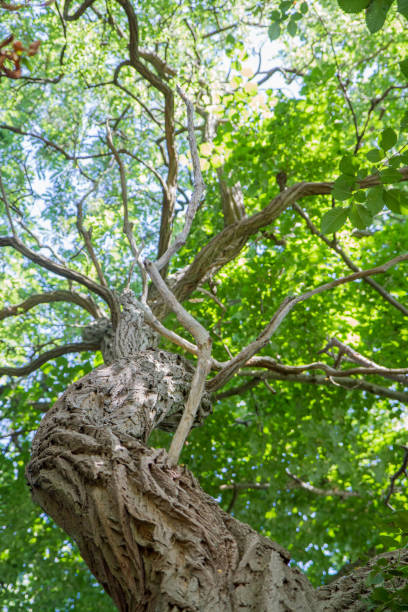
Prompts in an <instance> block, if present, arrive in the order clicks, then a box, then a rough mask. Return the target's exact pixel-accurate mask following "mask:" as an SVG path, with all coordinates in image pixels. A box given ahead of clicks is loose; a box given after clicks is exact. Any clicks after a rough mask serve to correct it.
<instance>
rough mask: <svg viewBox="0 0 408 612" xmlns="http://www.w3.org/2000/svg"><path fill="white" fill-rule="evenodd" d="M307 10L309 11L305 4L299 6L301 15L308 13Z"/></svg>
mask: <svg viewBox="0 0 408 612" xmlns="http://www.w3.org/2000/svg"><path fill="white" fill-rule="evenodd" d="M308 10H309V7H308V5H307V2H302V4H301V5H300V12H301V13H302V14H303V15H306V13H307V12H308Z"/></svg>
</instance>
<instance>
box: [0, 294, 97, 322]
mask: <svg viewBox="0 0 408 612" xmlns="http://www.w3.org/2000/svg"><path fill="white" fill-rule="evenodd" d="M52 302H70V303H71V304H77V306H81V308H84V309H85V310H86V311H88V312H89V314H91V315H92V316H93V317H94V318H95V319H98V318H99V317H100V316H101V313H100V311H99V309H98V307H97V305H96V304H95V302H93V300H91V299H90V298H89V297H86V296H84V295H81V294H80V293H75V292H74V291H66V290H64V289H58V290H56V291H50V292H49V293H37V294H34V295H30V297H28V298H27V299H26V300H24V301H23V302H20V304H15V305H14V306H6V307H5V308H3V309H2V310H0V321H1V320H2V319H6V318H7V317H15V316H18V315H20V314H21V313H23V312H27V311H28V310H30V309H31V308H34V306H37V305H38V304H50V303H52Z"/></svg>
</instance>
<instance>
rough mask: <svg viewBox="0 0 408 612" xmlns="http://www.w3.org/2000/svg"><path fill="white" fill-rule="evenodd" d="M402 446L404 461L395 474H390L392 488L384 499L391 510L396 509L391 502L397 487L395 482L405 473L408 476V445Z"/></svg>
mask: <svg viewBox="0 0 408 612" xmlns="http://www.w3.org/2000/svg"><path fill="white" fill-rule="evenodd" d="M400 448H402V450H403V451H404V459H403V461H402V465H401V467H400V468H399V469H398V470H397V471H396V472H395V474H393V475H392V476H390V482H391V484H390V488H389V490H388V493H387V495H386V497H385V499H384V504H385V505H386V506H388V508H390V509H391V510H394V508H393V507H392V506H391V504H390V498H391V495H392V494H393V493H394V489H395V482H396V480H397V479H398V478H399V477H400V476H402V475H404V476H406V477H407V478H408V473H407V467H408V447H407V446H401V447H400Z"/></svg>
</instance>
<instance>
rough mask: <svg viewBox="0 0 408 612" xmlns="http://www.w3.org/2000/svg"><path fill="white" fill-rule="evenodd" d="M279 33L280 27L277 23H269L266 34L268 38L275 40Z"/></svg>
mask: <svg viewBox="0 0 408 612" xmlns="http://www.w3.org/2000/svg"><path fill="white" fill-rule="evenodd" d="M280 33H281V28H280V25H279V23H276V22H274V23H271V25H270V26H269V28H268V36H269V40H271V41H272V40H276V39H277V38H279V36H280Z"/></svg>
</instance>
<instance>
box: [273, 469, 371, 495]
mask: <svg viewBox="0 0 408 612" xmlns="http://www.w3.org/2000/svg"><path fill="white" fill-rule="evenodd" d="M285 472H286V474H287V475H288V476H289V477H290V478H291V479H292V480H293V482H294V483H295V484H296V487H298V488H300V489H304V490H305V491H309V492H310V493H314V494H315V495H324V496H325V497H341V498H342V499H347V498H348V497H360V494H359V493H356V492H355V491H341V490H340V489H320V488H318V487H315V486H314V485H311V484H310V483H308V482H305V481H304V480H301V479H300V478H298V476H295V474H292V473H291V472H289V470H288V469H286V470H285Z"/></svg>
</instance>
